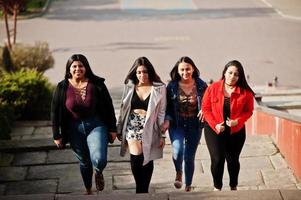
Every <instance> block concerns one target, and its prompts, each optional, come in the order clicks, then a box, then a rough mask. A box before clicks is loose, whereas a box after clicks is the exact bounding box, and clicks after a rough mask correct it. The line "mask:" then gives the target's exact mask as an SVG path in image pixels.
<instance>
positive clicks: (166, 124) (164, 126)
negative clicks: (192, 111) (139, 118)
mask: <svg viewBox="0 0 301 200" xmlns="http://www.w3.org/2000/svg"><path fill="white" fill-rule="evenodd" d="M167 129H169V120H164V122H163V124H162V125H161V126H160V131H161V133H162V134H163V133H165V132H166V131H167Z"/></svg>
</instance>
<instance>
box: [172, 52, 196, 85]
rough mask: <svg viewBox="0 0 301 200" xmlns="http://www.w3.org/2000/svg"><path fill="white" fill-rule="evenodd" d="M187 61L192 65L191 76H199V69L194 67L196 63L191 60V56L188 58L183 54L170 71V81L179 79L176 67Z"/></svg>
mask: <svg viewBox="0 0 301 200" xmlns="http://www.w3.org/2000/svg"><path fill="white" fill-rule="evenodd" d="M183 62H184V63H188V64H190V65H191V66H192V68H193V73H192V78H198V77H199V76H200V71H199V69H198V68H197V67H196V65H195V64H194V62H193V61H192V59H191V58H189V57H188V56H183V57H181V58H180V59H179V60H178V61H177V63H176V64H175V66H174V67H173V68H172V70H171V72H170V74H169V75H170V78H171V80H172V81H180V80H181V77H180V75H179V73H178V67H179V64H180V63H183Z"/></svg>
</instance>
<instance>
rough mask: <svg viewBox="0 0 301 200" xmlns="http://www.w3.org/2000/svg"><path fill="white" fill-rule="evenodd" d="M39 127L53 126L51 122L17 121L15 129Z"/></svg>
mask: <svg viewBox="0 0 301 200" xmlns="http://www.w3.org/2000/svg"><path fill="white" fill-rule="evenodd" d="M39 126H51V121H49V120H30V121H16V122H14V127H39Z"/></svg>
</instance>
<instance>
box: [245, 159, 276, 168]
mask: <svg viewBox="0 0 301 200" xmlns="http://www.w3.org/2000/svg"><path fill="white" fill-rule="evenodd" d="M239 160H240V168H241V169H243V168H245V169H274V168H273V166H272V164H271V162H270V159H269V157H267V156H257V157H247V158H240V159H239Z"/></svg>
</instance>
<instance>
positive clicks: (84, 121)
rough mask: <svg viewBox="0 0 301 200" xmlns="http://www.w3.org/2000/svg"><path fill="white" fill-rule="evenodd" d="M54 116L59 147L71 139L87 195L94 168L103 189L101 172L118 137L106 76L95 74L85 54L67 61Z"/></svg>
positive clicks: (96, 180)
mask: <svg viewBox="0 0 301 200" xmlns="http://www.w3.org/2000/svg"><path fill="white" fill-rule="evenodd" d="M51 119H52V129H53V138H54V142H55V144H56V145H57V147H58V148H63V147H64V146H65V144H66V143H67V142H70V146H71V148H72V150H73V151H74V153H75V155H76V157H77V158H78V160H79V161H80V172H81V175H82V178H83V182H84V185H85V188H86V194H92V175H93V168H94V169H95V184H96V189H97V190H99V191H101V190H103V189H104V178H103V174H102V171H103V170H104V168H105V167H106V165H107V148H108V141H110V142H113V141H114V140H115V138H116V118H115V113H114V108H113V104H112V99H111V96H110V94H109V92H108V90H107V88H106V86H105V84H104V79H103V78H100V77H98V76H96V75H94V74H93V72H92V70H91V68H90V65H89V63H88V60H87V59H86V57H85V56H83V55H81V54H75V55H72V56H71V57H70V58H69V60H68V61H67V65H66V73H65V79H64V80H63V81H61V82H60V83H59V84H58V86H57V88H56V90H55V93H54V96H53V100H52V110H51Z"/></svg>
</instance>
